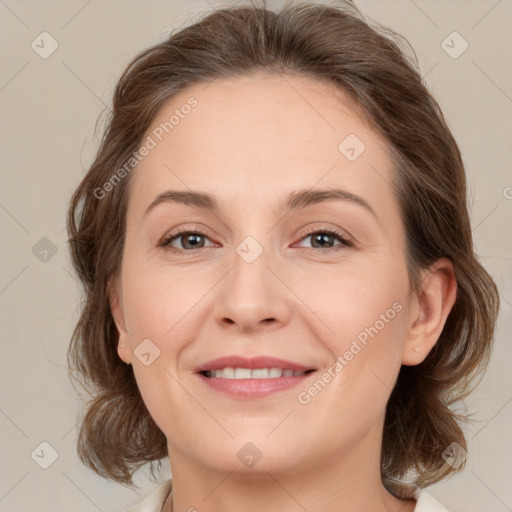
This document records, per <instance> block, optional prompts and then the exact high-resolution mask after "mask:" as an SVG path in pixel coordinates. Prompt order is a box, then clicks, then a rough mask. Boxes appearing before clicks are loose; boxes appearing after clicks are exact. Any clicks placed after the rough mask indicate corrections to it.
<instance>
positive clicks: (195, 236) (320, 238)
mask: <svg viewBox="0 0 512 512" xmlns="http://www.w3.org/2000/svg"><path fill="white" fill-rule="evenodd" d="M307 238H312V244H313V247H312V249H323V250H324V252H326V251H329V250H340V249H343V248H344V247H352V246H353V243H352V242H351V241H350V240H347V239H346V238H345V237H344V236H343V235H342V234H341V233H339V232H338V231H336V230H331V229H320V230H316V231H310V232H309V233H307V234H306V235H305V236H303V237H302V238H301V240H305V239H307ZM178 240H181V243H180V245H181V247H176V246H175V245H173V243H174V242H175V241H178ZM205 240H209V238H208V237H207V236H206V235H205V234H204V233H201V232H200V231H195V230H183V231H179V232H178V233H173V234H171V235H169V236H168V237H166V238H164V239H163V240H162V241H161V242H160V243H159V246H160V247H164V248H165V249H167V250H170V251H171V252H191V251H192V250H201V249H204V248H206V247H208V246H205V245H204V241H205ZM336 240H338V241H339V242H340V243H339V244H338V245H333V242H335V241H336ZM212 245H213V244H212ZM315 245H316V247H315Z"/></svg>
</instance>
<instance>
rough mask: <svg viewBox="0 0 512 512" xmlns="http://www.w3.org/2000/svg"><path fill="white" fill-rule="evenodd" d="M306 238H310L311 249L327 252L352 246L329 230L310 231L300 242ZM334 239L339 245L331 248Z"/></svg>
mask: <svg viewBox="0 0 512 512" xmlns="http://www.w3.org/2000/svg"><path fill="white" fill-rule="evenodd" d="M307 238H311V243H312V245H313V247H312V249H324V250H326V251H329V250H339V249H343V248H344V247H352V245H353V244H352V242H351V241H350V240H347V239H346V238H345V237H344V236H343V235H342V234H341V233H339V232H338V231H336V230H331V229H320V230H317V231H310V232H309V233H307V234H306V235H305V236H304V237H303V238H302V239H301V240H305V239H307ZM336 239H337V240H338V241H339V242H340V243H339V244H338V245H337V246H333V245H332V244H333V242H334V241H335V240H336ZM315 245H316V247H315Z"/></svg>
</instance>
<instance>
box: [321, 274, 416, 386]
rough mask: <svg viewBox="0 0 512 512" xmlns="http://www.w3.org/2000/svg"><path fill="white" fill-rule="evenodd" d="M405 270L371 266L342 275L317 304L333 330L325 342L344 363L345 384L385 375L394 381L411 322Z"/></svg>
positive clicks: (389, 382)
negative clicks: (394, 271)
mask: <svg viewBox="0 0 512 512" xmlns="http://www.w3.org/2000/svg"><path fill="white" fill-rule="evenodd" d="M395 275H396V276H397V277H396V278H394V279H391V277H390V276H395ZM401 275H402V274H399V273H396V274H395V273H388V272H386V273H385V272H380V273H372V272H371V271H370V270H369V269H368V271H367V272H363V273H359V272H358V273H352V274H345V275H343V276H342V275H340V277H339V279H337V280H334V282H331V283H330V284H329V286H328V287H327V288H326V290H327V292H326V294H325V295H324V296H323V298H322V300H321V303H320V307H318V308H317V310H318V311H319V312H320V314H321V315H322V320H323V321H324V323H325V324H326V325H328V326H329V331H331V332H330V333H329V334H327V335H325V336H324V337H323V338H322V342H323V343H324V345H325V347H326V348H327V349H328V350H329V352H330V353H331V354H332V355H333V360H334V359H335V358H337V360H338V361H339V362H340V364H341V365H342V366H343V369H342V372H341V373H342V374H343V377H342V378H341V379H339V382H340V385H343V386H345V385H351V383H353V382H355V381H357V382H358V384H357V385H362V386H365V385H366V384H365V382H366V383H367V384H368V385H370V384H371V383H372V382H375V380H379V379H380V380H382V382H383V383H384V385H385V386H390V387H392V385H393V382H394V379H395V378H396V374H397V372H398V369H399V367H400V365H401V352H402V346H403V342H404V339H405V333H406V325H407V314H406V307H407V298H408V280H407V277H406V276H405V277H404V276H403V275H402V277H400V276H401ZM337 369H338V370H340V366H339V365H338V366H337ZM365 394H366V393H365Z"/></svg>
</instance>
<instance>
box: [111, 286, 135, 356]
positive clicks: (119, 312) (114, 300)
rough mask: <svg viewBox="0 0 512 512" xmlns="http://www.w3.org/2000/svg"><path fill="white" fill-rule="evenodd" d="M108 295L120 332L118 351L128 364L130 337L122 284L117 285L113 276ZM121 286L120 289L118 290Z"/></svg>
mask: <svg viewBox="0 0 512 512" xmlns="http://www.w3.org/2000/svg"><path fill="white" fill-rule="evenodd" d="M107 288H108V295H109V300H110V310H111V312H112V316H113V318H114V322H115V324H116V327H117V331H118V332H119V339H118V341H117V353H118V354H119V357H120V358H121V359H122V360H123V361H124V362H125V363H127V364H130V362H131V352H130V344H129V339H128V331H127V330H126V324H125V320H124V311H123V304H122V300H120V298H119V297H122V291H121V286H120V285H119V287H118V286H117V285H116V283H115V281H114V279H113V278H111V279H109V281H108V285H107ZM118 288H119V290H118Z"/></svg>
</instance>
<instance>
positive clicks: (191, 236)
mask: <svg viewBox="0 0 512 512" xmlns="http://www.w3.org/2000/svg"><path fill="white" fill-rule="evenodd" d="M180 239H181V240H185V243H184V244H183V243H182V248H179V247H178V248H177V247H174V246H173V245H172V244H171V242H173V241H174V240H180ZM201 239H208V237H207V236H206V235H204V234H203V233H201V232H199V231H180V232H179V233H176V234H175V235H171V236H170V237H169V238H166V239H165V240H163V241H162V243H161V244H160V245H161V246H162V247H169V248H170V250H171V251H172V250H175V251H180V250H190V249H203V248H204V246H202V245H201ZM187 246H188V247H187Z"/></svg>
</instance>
